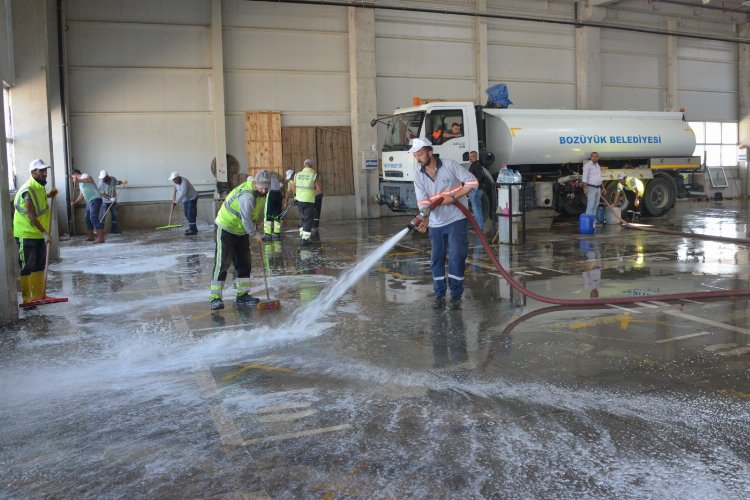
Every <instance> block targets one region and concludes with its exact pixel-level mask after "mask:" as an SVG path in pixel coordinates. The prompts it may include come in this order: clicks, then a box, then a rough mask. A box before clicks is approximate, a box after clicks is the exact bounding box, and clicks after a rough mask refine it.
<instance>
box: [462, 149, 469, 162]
mask: <svg viewBox="0 0 750 500" xmlns="http://www.w3.org/2000/svg"><path fill="white" fill-rule="evenodd" d="M461 159H462V160H463V161H469V152H468V151H464V155H463V156H462V157H461Z"/></svg>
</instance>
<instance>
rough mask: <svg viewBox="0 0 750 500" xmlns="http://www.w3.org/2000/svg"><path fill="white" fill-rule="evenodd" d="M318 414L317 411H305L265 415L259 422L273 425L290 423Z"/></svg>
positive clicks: (259, 418)
mask: <svg viewBox="0 0 750 500" xmlns="http://www.w3.org/2000/svg"><path fill="white" fill-rule="evenodd" d="M316 413H318V411H317V410H305V411H296V412H294V413H281V414H279V415H264V416H262V417H258V418H257V420H258V422H263V423H264V424H268V423H273V422H288V421H290V420H299V419H301V418H305V417H309V416H310V415H315V414H316Z"/></svg>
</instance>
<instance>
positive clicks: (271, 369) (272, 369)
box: [221, 364, 292, 382]
mask: <svg viewBox="0 0 750 500" xmlns="http://www.w3.org/2000/svg"><path fill="white" fill-rule="evenodd" d="M249 370H266V371H269V372H281V373H292V369H291V368H279V367H278V366H268V365H256V364H249V365H243V366H242V368H240V369H238V370H235V371H233V372H232V373H230V374H229V375H224V377H222V379H221V381H222V382H226V381H228V380H232V379H233V378H234V377H237V376H238V375H242V374H243V373H245V372H246V371H249Z"/></svg>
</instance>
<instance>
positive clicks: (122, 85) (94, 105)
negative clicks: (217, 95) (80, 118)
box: [68, 68, 210, 113]
mask: <svg viewBox="0 0 750 500" xmlns="http://www.w3.org/2000/svg"><path fill="white" fill-rule="evenodd" d="M68 75H69V83H70V93H69V96H70V102H69V104H70V112H71V113H87V112H90V113H94V112H97V113H98V112H108V113H114V112H122V113H132V112H147V113H153V112H166V111H174V112H183V111H208V109H209V100H208V99H209V97H208V85H209V78H210V77H209V72H208V71H207V70H206V71H191V70H165V69H146V70H143V69H130V68H112V69H98V68H95V69H71V70H70V71H69V72H68Z"/></svg>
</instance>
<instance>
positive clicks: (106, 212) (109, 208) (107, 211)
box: [99, 181, 127, 222]
mask: <svg viewBox="0 0 750 500" xmlns="http://www.w3.org/2000/svg"><path fill="white" fill-rule="evenodd" d="M125 182H127V181H125ZM124 190H125V186H122V187H121V188H120V191H124ZM115 203H117V202H116V201H114V202H112V203H110V204H109V206H108V207H107V210H106V211H105V212H104V217H102V218H101V219H99V222H104V221H105V220H107V214H108V213H109V211H110V210H112V205H114V204H115Z"/></svg>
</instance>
